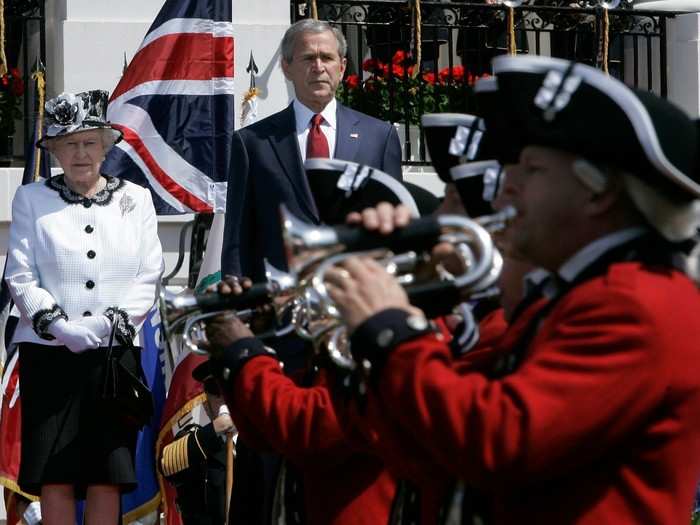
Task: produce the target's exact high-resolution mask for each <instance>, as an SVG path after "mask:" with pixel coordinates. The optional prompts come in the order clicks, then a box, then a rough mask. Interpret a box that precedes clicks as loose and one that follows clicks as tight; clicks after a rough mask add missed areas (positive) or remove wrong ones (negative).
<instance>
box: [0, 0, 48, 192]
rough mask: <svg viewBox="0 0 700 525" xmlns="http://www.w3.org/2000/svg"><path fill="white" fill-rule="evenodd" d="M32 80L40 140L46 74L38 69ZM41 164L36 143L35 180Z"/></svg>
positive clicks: (37, 138)
mask: <svg viewBox="0 0 700 525" xmlns="http://www.w3.org/2000/svg"><path fill="white" fill-rule="evenodd" d="M1 1H2V0H0V2H1ZM32 80H34V81H35V82H36V94H37V98H38V99H39V100H38V103H39V110H38V112H37V117H36V126H37V130H36V140H37V142H38V141H39V140H41V137H42V136H43V134H44V101H45V100H46V76H45V74H44V72H43V71H41V70H40V69H37V71H34V73H32ZM44 158H46V156H44ZM40 164H41V150H40V149H39V148H37V147H36V144H34V177H33V180H34V182H36V181H38V180H39V178H40V175H39V173H40V170H41V166H40Z"/></svg>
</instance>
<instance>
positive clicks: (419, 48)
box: [412, 0, 423, 78]
mask: <svg viewBox="0 0 700 525" xmlns="http://www.w3.org/2000/svg"><path fill="white" fill-rule="evenodd" d="M414 9H415V21H416V23H415V24H414V31H415V33H414V36H415V38H414V40H415V45H416V64H415V66H413V75H412V76H413V78H416V77H417V76H418V75H419V73H420V63H421V60H422V59H423V35H422V26H423V16H422V15H421V12H420V0H415V4H414Z"/></svg>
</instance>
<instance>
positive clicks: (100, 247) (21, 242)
mask: <svg viewBox="0 0 700 525" xmlns="http://www.w3.org/2000/svg"><path fill="white" fill-rule="evenodd" d="M106 107H107V92H105V91H89V92H85V93H78V94H75V95H73V94H67V93H64V94H62V95H60V96H59V97H57V98H55V99H52V100H50V101H48V102H47V103H46V117H47V124H48V127H47V132H46V135H45V137H44V139H42V141H41V142H40V143H39V144H38V145H39V146H40V147H43V148H46V149H47V150H49V151H50V152H51V153H52V154H53V156H54V157H55V159H56V160H57V161H58V164H59V165H60V167H61V168H62V170H63V173H62V174H60V175H56V176H53V177H51V178H50V179H48V180H46V181H40V182H35V183H32V184H27V185H24V186H21V187H20V188H18V189H17V193H16V194H15V197H14V200H13V203H12V224H11V226H10V240H9V249H8V259H7V269H6V277H5V278H6V281H7V283H8V285H9V287H10V291H11V293H12V297H13V299H14V301H15V304H16V305H17V308H18V309H19V311H20V314H21V317H20V321H19V323H18V326H17V329H16V332H15V336H14V342H16V343H17V344H18V345H19V349H20V350H19V352H20V384H21V388H22V412H23V413H22V459H21V464H20V474H19V485H20V488H21V489H22V490H24V491H25V492H28V493H30V494H35V495H39V496H41V507H42V515H43V519H44V523H47V524H52V525H53V524H63V523H65V524H70V525H73V523H74V522H75V499H76V498H83V497H84V498H86V500H87V502H86V510H85V522H86V523H87V525H97V524H100V525H103V524H105V525H109V524H116V523H118V522H119V496H120V493H121V492H126V491H130V490H133V488H135V484H136V475H135V469H134V458H133V452H134V448H135V444H136V429H135V428H128V427H124V426H123V425H120V424H119V422H118V421H117V420H116V418H115V417H114V415H113V414H110V413H107V412H106V411H105V410H104V409H103V406H101V405H100V392H101V391H100V387H101V383H102V381H103V374H104V369H105V364H106V351H105V350H106V349H105V347H106V346H107V343H108V340H109V335H110V331H111V327H112V325H113V324H115V325H116V328H115V332H114V334H115V336H114V340H115V343H114V346H113V353H114V355H116V356H117V357H118V358H119V360H120V363H121V364H122V365H124V366H125V367H126V368H127V369H128V370H130V371H132V372H133V373H134V374H137V375H139V374H142V370H141V364H140V355H139V350H140V349H139V348H138V347H136V346H134V342H135V340H136V336H137V333H138V331H139V329H140V327H141V325H142V323H143V321H144V319H145V317H146V315H147V314H148V312H149V311H150V309H151V307H152V305H153V304H154V302H155V298H156V289H157V287H158V284H159V280H160V277H161V274H162V271H163V256H162V250H161V245H160V241H159V239H158V235H157V221H156V215H155V210H154V208H153V202H152V200H151V195H150V193H149V191H148V190H147V189H144V188H142V187H140V186H137V185H135V184H132V183H130V182H127V181H125V180H122V179H117V178H113V177H109V176H105V175H102V174H101V173H100V167H101V165H102V161H103V160H104V157H105V154H106V152H107V151H108V150H109V148H110V147H112V145H113V144H114V143H115V142H116V141H118V140H119V139H120V138H121V133H120V132H119V131H117V130H116V129H114V128H112V126H111V125H110V124H109V123H108V122H107V121H106V120H105V115H106Z"/></svg>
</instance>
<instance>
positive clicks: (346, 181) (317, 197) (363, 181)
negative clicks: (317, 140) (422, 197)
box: [304, 158, 420, 224]
mask: <svg viewBox="0 0 700 525" xmlns="http://www.w3.org/2000/svg"><path fill="white" fill-rule="evenodd" d="M304 168H305V169H306V176H307V179H308V181H309V187H310V188H311V194H312V195H313V197H314V201H315V202H316V207H317V208H318V212H319V216H320V218H321V221H323V222H324V223H326V224H342V223H344V222H345V217H346V216H347V215H348V213H350V212H353V211H362V210H363V209H365V208H368V207H372V206H376V205H377V204H379V203H380V202H389V203H390V204H394V205H399V204H404V205H406V206H408V207H409V208H410V209H411V211H412V214H413V215H414V216H416V217H418V216H419V215H420V213H419V211H418V206H417V204H416V202H415V199H414V198H413V196H412V195H411V192H410V191H409V190H408V189H407V188H406V186H404V185H403V184H402V183H401V182H400V181H398V180H396V179H395V178H393V177H392V176H391V175H388V174H387V173H384V172H383V171H380V170H378V169H375V168H371V167H369V166H364V165H361V164H357V163H356V162H351V161H348V160H339V159H322V158H313V159H306V162H305V163H304Z"/></svg>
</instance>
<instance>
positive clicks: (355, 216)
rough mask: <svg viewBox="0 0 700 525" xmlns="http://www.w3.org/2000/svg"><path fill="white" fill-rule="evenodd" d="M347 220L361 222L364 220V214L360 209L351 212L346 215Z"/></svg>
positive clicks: (353, 222) (355, 222) (349, 222)
mask: <svg viewBox="0 0 700 525" xmlns="http://www.w3.org/2000/svg"><path fill="white" fill-rule="evenodd" d="M345 222H346V223H347V224H360V223H361V222H362V214H361V213H360V212H358V211H353V212H350V213H348V216H347V217H345Z"/></svg>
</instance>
